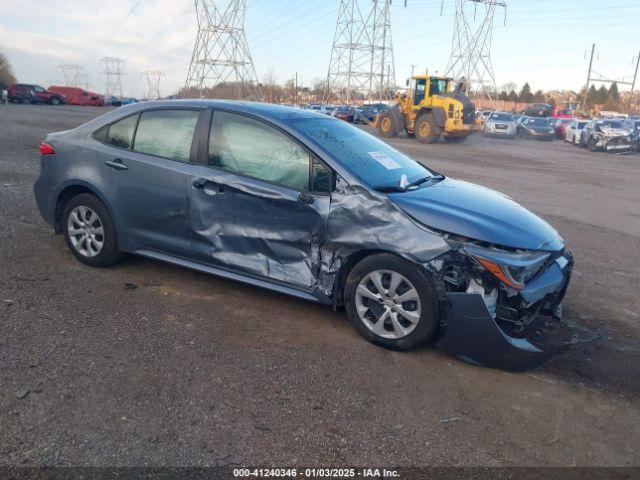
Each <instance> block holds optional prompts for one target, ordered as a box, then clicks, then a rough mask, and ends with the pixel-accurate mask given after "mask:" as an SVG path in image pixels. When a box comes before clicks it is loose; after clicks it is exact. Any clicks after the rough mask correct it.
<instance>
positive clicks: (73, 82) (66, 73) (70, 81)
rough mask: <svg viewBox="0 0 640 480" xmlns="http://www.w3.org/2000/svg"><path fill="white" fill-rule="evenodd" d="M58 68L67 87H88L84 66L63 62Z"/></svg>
mask: <svg viewBox="0 0 640 480" xmlns="http://www.w3.org/2000/svg"><path fill="white" fill-rule="evenodd" d="M56 69H57V70H59V71H60V72H61V73H62V76H63V77H64V85H65V86H66V87H79V88H87V87H85V84H86V77H87V73H86V72H85V70H84V67H83V66H81V65H69V64H63V65H58V66H57V67H56Z"/></svg>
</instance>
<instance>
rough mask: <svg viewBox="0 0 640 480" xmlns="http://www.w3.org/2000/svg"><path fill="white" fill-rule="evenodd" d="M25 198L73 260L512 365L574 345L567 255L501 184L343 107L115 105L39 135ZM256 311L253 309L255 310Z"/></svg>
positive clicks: (382, 338) (386, 341)
mask: <svg viewBox="0 0 640 480" xmlns="http://www.w3.org/2000/svg"><path fill="white" fill-rule="evenodd" d="M40 153H41V174H40V176H39V178H38V180H37V181H36V184H35V196H36V200H37V204H38V206H39V209H40V211H41V213H42V215H43V217H44V218H45V220H46V221H47V222H48V223H50V224H51V225H52V226H53V227H54V229H55V231H56V232H58V233H63V234H64V236H65V239H66V242H67V244H68V246H69V249H70V250H71V252H72V253H73V255H75V257H76V258H77V259H78V260H80V261H81V262H83V263H85V264H87V265H91V266H95V267H104V266H107V265H110V264H112V263H114V262H116V261H117V260H118V259H119V258H120V257H121V255H122V253H124V252H126V253H132V254H136V255H142V256H145V257H149V258H153V259H157V260H162V261H166V262H170V263H173V264H177V265H181V266H184V267H188V268H193V269H196V270H200V271H203V272H207V273H211V274H214V275H218V276H221V277H225V278H230V279H234V280H237V281H241V282H245V283H249V284H252V285H256V286H260V287H264V288H269V289H272V290H276V291H279V292H283V293H287V294H290V295H294V296H296V297H300V298H304V299H307V300H312V301H316V302H320V303H323V304H327V305H331V306H333V307H334V308H336V309H339V308H345V309H346V311H347V314H348V317H349V320H350V321H351V322H352V323H353V325H354V326H355V328H356V329H357V330H358V331H359V332H360V333H361V334H362V335H363V336H364V337H365V338H366V339H367V340H369V341H371V342H373V343H376V344H378V345H381V346H384V347H388V348H392V349H400V350H405V349H409V348H411V347H414V346H416V345H418V344H421V343H425V342H429V341H432V342H437V344H438V345H440V346H441V347H442V348H443V349H445V350H446V351H448V352H450V353H452V354H454V355H456V356H457V357H459V358H461V359H463V360H465V361H468V362H472V363H474V364H480V365H487V366H493V367H500V368H506V369H512V370H521V369H527V368H532V367H535V366H537V365H540V364H541V363H543V362H544V361H545V360H547V359H548V358H549V357H550V356H551V355H553V354H555V353H558V352H560V351H562V350H564V349H566V348H567V347H568V346H569V345H571V344H573V343H575V342H576V335H575V334H574V332H572V331H571V329H569V328H568V327H567V326H566V325H564V323H563V322H561V320H560V315H561V301H562V298H563V296H564V294H565V291H566V289H567V284H568V282H569V277H570V275H571V269H572V264H573V260H572V257H571V254H570V253H569V251H568V250H567V249H566V248H565V245H564V241H563V239H562V238H561V237H560V235H558V233H557V232H556V231H555V230H554V229H553V228H552V227H551V226H549V225H548V224H547V223H546V222H544V221H543V220H541V219H540V218H539V217H537V216H536V215H534V214H532V213H531V212H529V211H528V210H526V209H525V208H523V207H522V206H520V205H519V204H517V203H515V202H514V201H513V200H511V199H510V198H508V197H506V196H504V195H502V194H500V193H498V192H495V191H493V190H490V189H487V188H484V187H480V186H477V185H474V184H471V183H467V182H464V181H461V180H456V179H453V178H447V177H445V176H443V175H441V174H438V173H436V172H434V171H432V170H430V169H428V168H426V167H424V166H423V165H421V164H420V163H418V162H416V161H414V160H412V159H411V158H409V157H408V156H406V155H404V154H402V153H400V152H399V151H397V150H395V149H393V148H392V147H390V146H389V145H388V144H386V143H384V142H382V141H380V140H378V139H377V138H375V137H373V136H371V135H369V134H367V133H365V132H364V131H362V130H360V129H358V128H356V127H353V126H351V125H349V124H347V123H345V122H341V121H340V120H337V119H333V118H330V117H327V116H324V115H319V114H316V113H313V112H309V111H302V110H297V109H293V108H288V107H279V106H274V105H266V104H259V103H242V102H230V101H209V100H186V101H165V102H148V103H139V104H134V105H129V106H125V107H122V108H119V109H117V110H114V111H112V112H109V113H107V114H105V115H103V116H101V117H99V118H97V119H95V120H92V121H90V122H88V123H85V124H84V125H81V126H79V127H77V128H75V129H73V130H69V131H65V132H58V133H52V134H49V135H47V137H46V138H45V140H44V142H43V143H42V144H41V145H40ZM256 321H260V319H256Z"/></svg>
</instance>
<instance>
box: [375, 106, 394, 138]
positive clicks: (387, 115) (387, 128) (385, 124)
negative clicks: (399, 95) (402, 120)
mask: <svg viewBox="0 0 640 480" xmlns="http://www.w3.org/2000/svg"><path fill="white" fill-rule="evenodd" d="M394 123H395V122H394V121H393V116H392V115H391V112H388V111H387V112H384V113H381V114H380V117H379V118H378V132H379V133H380V136H381V137H384V138H391V137H395V136H396V135H397V134H398V129H397V128H396V125H394Z"/></svg>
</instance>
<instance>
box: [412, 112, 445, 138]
mask: <svg viewBox="0 0 640 480" xmlns="http://www.w3.org/2000/svg"><path fill="white" fill-rule="evenodd" d="M415 132H416V138H417V139H418V141H419V142H422V143H435V142H437V141H438V138H439V137H440V129H439V128H438V127H437V126H436V121H435V118H433V115H432V114H431V113H423V114H422V115H420V116H419V117H418V118H417V119H416V127H415Z"/></svg>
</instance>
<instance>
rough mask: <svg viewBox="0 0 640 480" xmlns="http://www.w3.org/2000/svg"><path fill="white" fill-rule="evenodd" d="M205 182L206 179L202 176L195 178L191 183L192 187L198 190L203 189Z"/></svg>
mask: <svg viewBox="0 0 640 480" xmlns="http://www.w3.org/2000/svg"><path fill="white" fill-rule="evenodd" d="M206 184H207V181H206V180H205V179H204V178H196V179H195V180H194V181H193V183H192V185H193V188H197V189H198V190H204V186H205V185H206Z"/></svg>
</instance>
